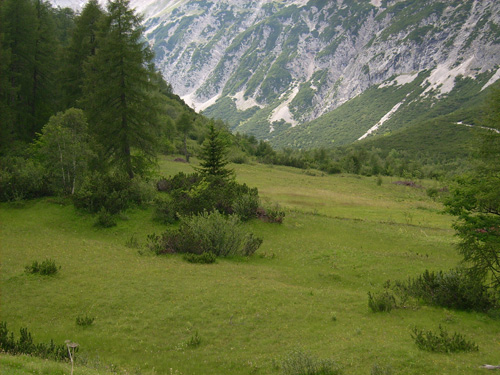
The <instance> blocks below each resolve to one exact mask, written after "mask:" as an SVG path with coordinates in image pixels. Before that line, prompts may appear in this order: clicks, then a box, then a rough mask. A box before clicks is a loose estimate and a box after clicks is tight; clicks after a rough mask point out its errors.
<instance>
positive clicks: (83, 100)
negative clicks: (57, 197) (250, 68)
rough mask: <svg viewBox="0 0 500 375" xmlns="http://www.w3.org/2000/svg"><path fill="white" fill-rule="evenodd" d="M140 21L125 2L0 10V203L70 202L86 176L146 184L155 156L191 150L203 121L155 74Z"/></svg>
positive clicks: (7, 4) (19, 0) (16, 5)
mask: <svg viewBox="0 0 500 375" xmlns="http://www.w3.org/2000/svg"><path fill="white" fill-rule="evenodd" d="M141 22H142V19H141V18H140V16H139V15H137V14H136V13H135V12H134V11H133V10H132V9H131V8H130V4H129V2H128V1H123V0H120V1H118V0H117V1H112V2H109V3H108V4H107V7H106V8H103V7H101V6H100V5H99V3H98V1H97V0H91V1H89V2H87V3H86V5H85V7H84V8H83V10H82V11H81V13H78V14H75V13H74V12H73V11H72V10H71V9H68V8H64V9H61V8H54V7H52V6H51V5H50V3H48V2H44V1H37V0H6V1H2V2H1V3H0V43H1V44H0V54H1V58H0V64H1V65H0V69H1V71H0V118H1V130H0V131H1V135H0V156H1V157H2V163H1V168H2V169H1V172H2V178H1V184H2V199H12V198H23V197H32V196H38V195H44V194H47V193H50V192H52V193H54V192H65V193H71V194H74V193H75V192H77V191H78V190H79V189H80V188H81V186H82V184H84V181H86V179H88V178H89V176H90V175H92V174H95V173H98V174H104V175H107V174H110V173H111V174H116V173H118V172H119V173H125V174H126V175H128V176H129V177H130V178H132V177H133V176H134V175H136V174H138V175H139V176H146V175H148V173H150V171H151V170H152V168H154V165H155V159H156V156H157V154H158V153H159V152H181V151H183V153H185V154H186V155H187V156H188V155H189V152H191V153H193V152H195V151H196V149H197V148H198V147H199V146H198V145H199V144H200V143H201V142H202V141H203V137H204V131H202V128H204V126H203V125H202V124H203V123H204V120H203V118H202V117H201V116H199V115H197V114H196V113H195V112H194V111H193V110H192V109H191V108H189V107H188V106H186V105H185V104H184V102H183V101H182V100H181V99H180V98H179V97H178V96H176V95H175V94H174V93H173V92H172V87H171V86H170V84H168V83H167V82H166V81H165V80H164V79H163V78H162V76H161V74H160V73H159V72H158V71H157V70H156V68H155V65H154V63H153V53H152V52H151V51H150V49H149V46H148V44H147V43H146V42H145V41H144V38H143V31H144V29H143V27H142V23H141ZM193 148H194V149H193Z"/></svg>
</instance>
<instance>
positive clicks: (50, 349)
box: [0, 322, 68, 361]
mask: <svg viewBox="0 0 500 375" xmlns="http://www.w3.org/2000/svg"><path fill="white" fill-rule="evenodd" d="M0 352H5V353H9V354H13V355H16V354H27V355H33V356H36V357H41V358H48V359H54V360H59V361H62V360H66V359H67V358H68V352H67V349H66V345H63V344H61V345H56V344H54V341H52V340H50V343H49V344H44V343H39V344H36V343H34V342H33V338H32V336H31V333H30V332H28V329H27V328H21V329H20V337H19V340H17V341H16V340H15V339H14V333H12V332H9V330H8V329H7V323H5V322H0Z"/></svg>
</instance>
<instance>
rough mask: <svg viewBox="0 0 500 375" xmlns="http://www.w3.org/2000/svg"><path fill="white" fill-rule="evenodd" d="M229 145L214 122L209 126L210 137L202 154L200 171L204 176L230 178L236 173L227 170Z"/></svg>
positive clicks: (208, 136)
mask: <svg viewBox="0 0 500 375" xmlns="http://www.w3.org/2000/svg"><path fill="white" fill-rule="evenodd" d="M227 152H228V143H227V141H226V140H225V139H224V138H223V135H222V133H221V131H220V130H218V129H217V128H216V127H215V124H214V122H213V121H210V123H209V124H208V135H207V139H206V140H205V142H204V144H203V147H202V149H201V153H200V159H201V162H200V168H198V171H199V172H200V173H201V174H202V175H204V176H215V177H220V178H229V177H231V176H232V175H233V174H234V172H233V170H231V169H228V168H226V166H227V164H228V161H227Z"/></svg>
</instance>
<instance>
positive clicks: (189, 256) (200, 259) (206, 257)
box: [182, 251, 217, 264]
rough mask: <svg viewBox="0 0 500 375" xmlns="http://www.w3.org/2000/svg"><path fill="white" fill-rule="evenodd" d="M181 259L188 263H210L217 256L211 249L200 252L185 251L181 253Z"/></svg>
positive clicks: (213, 261)
mask: <svg viewBox="0 0 500 375" xmlns="http://www.w3.org/2000/svg"><path fill="white" fill-rule="evenodd" d="M182 259H184V260H185V261H187V262H189V263H199V264H211V263H215V261H216V260H217V256H216V255H215V254H214V253H212V252H211V251H207V252H206V253H202V254H193V253H186V254H184V255H183V257H182Z"/></svg>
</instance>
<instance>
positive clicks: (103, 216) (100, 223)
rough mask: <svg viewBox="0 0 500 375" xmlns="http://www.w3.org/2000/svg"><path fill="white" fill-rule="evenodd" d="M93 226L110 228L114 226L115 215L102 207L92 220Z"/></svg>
mask: <svg viewBox="0 0 500 375" xmlns="http://www.w3.org/2000/svg"><path fill="white" fill-rule="evenodd" d="M94 226H96V227H100V228H111V227H114V226H116V219H115V216H114V215H112V214H111V213H110V212H109V211H108V210H106V209H105V208H104V207H102V208H101V210H100V211H99V212H98V213H97V218H96V221H95V222H94Z"/></svg>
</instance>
